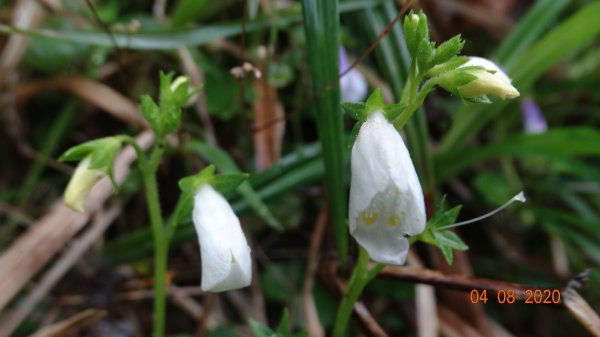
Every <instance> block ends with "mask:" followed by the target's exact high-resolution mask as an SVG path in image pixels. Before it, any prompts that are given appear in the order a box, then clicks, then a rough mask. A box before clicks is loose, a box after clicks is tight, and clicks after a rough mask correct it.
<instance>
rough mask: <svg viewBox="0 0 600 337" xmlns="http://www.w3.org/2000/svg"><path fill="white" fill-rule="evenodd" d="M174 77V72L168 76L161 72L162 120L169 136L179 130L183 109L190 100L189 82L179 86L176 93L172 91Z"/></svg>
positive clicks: (160, 102) (163, 127) (160, 101)
mask: <svg viewBox="0 0 600 337" xmlns="http://www.w3.org/2000/svg"><path fill="white" fill-rule="evenodd" d="M174 75H175V74H174V73H173V72H168V73H167V74H165V73H163V72H162V71H161V72H160V95H159V97H160V98H159V104H160V110H161V116H160V117H161V118H160V120H161V125H162V129H163V132H164V134H168V133H170V132H173V131H175V130H177V128H179V123H180V121H181V108H182V107H183V105H184V104H185V102H187V99H188V98H189V97H188V95H187V90H188V87H189V81H188V82H186V83H182V84H181V85H179V86H177V88H176V90H175V91H173V90H171V82H172V80H173V76H174ZM183 90H185V91H183Z"/></svg>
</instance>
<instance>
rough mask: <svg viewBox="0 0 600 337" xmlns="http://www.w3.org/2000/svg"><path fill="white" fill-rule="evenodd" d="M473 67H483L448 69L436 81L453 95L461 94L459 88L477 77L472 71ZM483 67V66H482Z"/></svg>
mask: <svg viewBox="0 0 600 337" xmlns="http://www.w3.org/2000/svg"><path fill="white" fill-rule="evenodd" d="M473 68H477V69H479V68H481V67H462V68H458V69H454V70H451V71H447V72H445V73H444V74H442V75H440V76H438V77H437V78H435V79H434V80H435V82H436V83H437V84H438V85H439V86H440V87H442V88H444V89H445V90H446V91H448V92H450V93H451V94H453V95H456V96H460V93H459V89H460V87H462V86H463V85H466V84H469V83H470V82H471V81H474V80H476V79H477V76H475V75H472V74H471V73H470V71H471V70H473ZM481 69H482V68H481Z"/></svg>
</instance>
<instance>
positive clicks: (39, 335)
mask: <svg viewBox="0 0 600 337" xmlns="http://www.w3.org/2000/svg"><path fill="white" fill-rule="evenodd" d="M104 316H106V311H104V310H97V309H88V310H85V311H83V312H79V313H77V314H75V315H73V316H71V317H69V318H67V319H65V320H63V321H60V322H58V323H55V324H52V325H49V326H46V327H44V328H42V329H40V330H38V331H37V332H36V333H34V334H33V335H31V336H29V337H62V336H71V335H73V334H74V333H75V332H77V331H79V330H81V329H83V328H85V327H87V326H89V325H91V324H92V323H94V322H96V321H98V320H99V319H101V318H102V317H104Z"/></svg>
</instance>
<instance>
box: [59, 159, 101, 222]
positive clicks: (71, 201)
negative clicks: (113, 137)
mask: <svg viewBox="0 0 600 337" xmlns="http://www.w3.org/2000/svg"><path fill="white" fill-rule="evenodd" d="M91 161H92V157H90V156H88V157H86V158H84V159H83V160H82V161H80V162H79V165H77V168H76V169H75V172H74V173H73V176H72V177H71V180H69V184H68V185H67V188H66V189H65V194H64V200H65V204H66V205H67V206H69V207H70V208H71V209H72V210H74V211H77V212H83V211H84V209H83V205H84V204H85V200H86V198H87V196H88V194H89V193H90V191H91V190H92V188H93V187H94V185H96V183H97V182H98V180H100V179H101V178H102V177H103V176H104V175H105V174H104V172H103V171H101V170H91V169H90V168H89V167H90V163H91Z"/></svg>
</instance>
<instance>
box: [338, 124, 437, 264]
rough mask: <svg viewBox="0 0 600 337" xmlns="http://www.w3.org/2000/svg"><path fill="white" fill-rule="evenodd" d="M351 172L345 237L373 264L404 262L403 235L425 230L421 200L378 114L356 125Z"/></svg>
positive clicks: (399, 146)
mask: <svg viewBox="0 0 600 337" xmlns="http://www.w3.org/2000/svg"><path fill="white" fill-rule="evenodd" d="M351 169H352V182H351V185H350V207H349V220H350V234H352V235H353V236H354V238H355V239H356V241H358V243H359V244H360V245H361V246H362V247H363V248H365V249H366V251H367V252H368V254H369V256H370V257H371V259H373V260H374V261H377V262H380V263H387V264H396V265H401V264H404V262H405V261H406V256H407V254H408V246H409V242H408V239H407V237H408V236H412V235H416V234H419V233H421V232H422V231H423V230H424V229H425V222H426V216H425V202H424V199H423V190H422V189H421V184H420V183H419V178H418V176H417V173H416V171H415V167H414V165H413V163H412V160H411V159H410V155H409V153H408V150H407V148H406V146H405V145H404V141H403V140H402V137H401V136H400V134H399V133H398V132H397V131H396V129H395V128H394V126H393V125H392V124H390V123H389V122H388V121H387V120H386V119H385V117H384V116H383V114H382V112H375V113H373V114H372V115H371V116H370V117H369V118H368V119H367V121H366V122H365V123H364V124H363V125H362V126H361V128H360V131H359V133H358V137H357V138H356V142H355V143H354V146H353V147H352V158H351Z"/></svg>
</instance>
